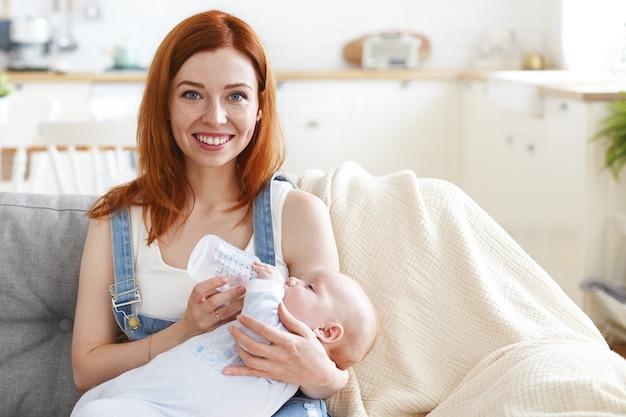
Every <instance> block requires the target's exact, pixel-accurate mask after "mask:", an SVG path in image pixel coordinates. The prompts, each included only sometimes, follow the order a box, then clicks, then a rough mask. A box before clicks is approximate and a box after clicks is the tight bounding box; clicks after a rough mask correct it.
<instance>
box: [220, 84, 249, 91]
mask: <svg viewBox="0 0 626 417" xmlns="http://www.w3.org/2000/svg"><path fill="white" fill-rule="evenodd" d="M242 87H243V88H247V89H249V90H252V86H251V85H250V84H248V83H234V84H228V85H226V86H225V88H226V89H230V88H242Z"/></svg>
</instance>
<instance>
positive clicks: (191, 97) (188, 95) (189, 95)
mask: <svg viewBox="0 0 626 417" xmlns="http://www.w3.org/2000/svg"><path fill="white" fill-rule="evenodd" d="M182 95H183V97H185V98H188V99H189V100H198V99H199V98H200V94H198V93H197V92H195V91H185V92H184V93H183V94H182Z"/></svg>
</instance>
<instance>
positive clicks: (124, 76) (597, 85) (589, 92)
mask: <svg viewBox="0 0 626 417" xmlns="http://www.w3.org/2000/svg"><path fill="white" fill-rule="evenodd" d="M496 73H506V71H497V72H490V71H484V70H462V69H459V70H454V69H427V70H396V71H373V70H370V71H368V70H362V69H359V68H346V69H338V70H319V71H318V70H307V71H305V70H302V71H277V72H276V79H277V81H278V82H285V81H294V80H295V81H299V80H300V81H302V80H438V81H442V80H443V81H445V80H450V81H454V80H464V79H467V80H480V81H487V80H489V79H490V77H491V76H492V75H493V74H496ZM518 73H523V72H518ZM540 73H541V71H528V75H529V76H530V77H529V78H530V79H531V80H532V79H533V78H535V77H533V75H536V74H540ZM8 75H9V79H10V80H11V82H14V83H17V84H20V83H27V82H93V83H126V82H130V83H143V82H144V81H145V78H146V73H145V72H142V71H108V72H101V73H67V74H61V73H53V72H42V71H37V72H26V71H24V72H22V71H18V72H9V73H8ZM529 82H530V83H533V81H529ZM534 83H535V84H536V85H537V87H538V88H539V91H540V93H541V94H542V95H545V96H556V97H563V98H569V99H575V100H583V101H610V100H614V99H616V98H617V97H618V93H619V92H620V91H626V78H619V79H616V80H612V81H609V80H605V79H604V80H598V81H597V82H595V81H593V82H590V81H588V80H586V81H585V82H579V81H573V80H568V81H565V82H555V81H553V80H552V81H545V82H544V81H541V82H540V81H536V82H534Z"/></svg>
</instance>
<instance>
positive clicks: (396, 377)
mask: <svg viewBox="0 0 626 417" xmlns="http://www.w3.org/2000/svg"><path fill="white" fill-rule="evenodd" d="M298 182H299V185H300V187H301V188H302V189H304V190H307V191H309V192H312V193H313V194H316V195H317V196H319V197H320V198H321V199H322V200H323V201H324V202H325V203H326V204H327V205H328V207H329V210H330V214H331V218H332V221H333V227H334V231H335V237H336V239H337V243H338V247H339V255H340V260H341V267H342V270H343V272H345V273H347V274H349V275H351V276H353V277H355V278H356V279H358V280H359V281H360V282H361V284H362V285H363V287H364V288H365V290H366V291H367V293H368V294H369V296H370V297H371V298H372V300H373V302H374V305H375V306H376V308H377V311H378V316H379V321H380V335H379V339H378V342H377V344H376V346H375V348H374V350H373V351H372V352H371V354H370V355H369V356H368V357H367V358H366V359H365V360H364V361H363V362H362V363H360V364H357V365H356V366H354V367H353V369H351V370H350V372H351V375H350V376H351V378H350V382H349V384H348V386H347V387H346V388H345V389H343V390H342V391H341V392H339V393H338V394H337V395H335V396H334V397H332V398H331V399H330V400H329V402H328V404H329V408H330V411H331V412H332V414H333V416H334V417H348V416H349V417H361V416H370V417H379V416H381V417H387V416H388V417H401V416H422V415H426V414H427V413H430V414H429V416H431V417H440V416H450V417H453V416H463V417H470V416H476V417H488V416H494V417H495V416H538V415H542V416H544V415H553V416H574V415H575V416H577V417H580V416H590V417H591V416H594V417H595V416H598V415H603V416H609V415H611V416H612V415H615V416H617V415H620V416H623V415H626V361H624V360H623V359H622V358H621V357H619V356H618V355H617V354H615V353H613V352H611V351H610V350H609V349H608V346H607V345H606V343H605V342H604V340H603V339H602V337H601V335H600V334H599V332H598V331H597V329H596V328H595V326H594V325H593V323H592V322H591V321H590V319H589V318H588V317H587V316H586V315H585V314H584V313H583V312H582V311H581V310H580V309H579V308H578V307H577V306H576V305H575V304H574V303H573V302H572V301H571V300H570V299H569V298H568V297H567V296H566V295H565V293H564V292H563V291H562V290H561V289H560V288H559V286H558V285H557V284H556V283H555V282H554V281H553V280H552V279H551V278H550V277H549V276H548V275H547V274H546V272H544V270H543V269H542V268H541V267H540V266H539V265H537V264H536V263H535V262H534V261H533V260H532V259H531V258H530V257H529V256H528V255H527V254H526V253H525V252H524V251H523V250H522V249H521V248H520V247H519V246H518V245H517V244H516V243H515V242H514V241H513V240H512V239H511V238H510V237H509V235H508V234H507V233H506V232H505V231H504V230H503V229H502V228H501V227H500V226H498V225H497V224H496V223H495V222H494V221H493V220H492V219H491V217H489V216H488V215H487V214H486V213H485V212H484V211H483V210H482V209H481V208H480V207H479V206H478V205H476V204H475V203H474V201H473V200H471V199H470V198H469V197H468V196H467V195H466V194H465V193H463V192H462V191H461V190H460V189H459V188H457V187H456V186H454V185H452V184H450V183H447V182H444V181H441V180H435V179H421V178H416V177H415V175H414V174H413V173H412V172H410V171H400V172H397V173H394V174H391V175H388V176H383V177H373V176H371V175H369V174H368V173H367V172H365V171H364V170H363V169H362V168H361V167H360V166H358V165H356V164H355V163H352V162H347V163H344V164H342V165H341V166H339V167H338V168H337V169H336V170H334V171H333V172H330V173H328V174H324V173H322V172H319V171H308V172H307V173H305V174H304V176H303V177H302V178H300V179H299V181H298ZM603 412H604V413H605V414H602V413H603ZM541 413H545V414H541Z"/></svg>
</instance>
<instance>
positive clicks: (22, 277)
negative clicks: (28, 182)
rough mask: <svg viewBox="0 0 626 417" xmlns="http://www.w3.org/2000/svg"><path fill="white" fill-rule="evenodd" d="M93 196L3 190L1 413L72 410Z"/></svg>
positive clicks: (0, 240) (48, 413) (53, 413)
mask: <svg viewBox="0 0 626 417" xmlns="http://www.w3.org/2000/svg"><path fill="white" fill-rule="evenodd" d="M93 199H94V198H93V197H90V196H51V195H34V194H11V193H2V194H0V335H1V336H0V375H2V385H3V388H2V390H0V392H1V393H0V397H1V400H0V415H2V416H16V417H17V416H23V417H29V416H32V417H44V416H68V415H69V414H70V411H71V410H72V407H73V404H74V402H75V401H76V400H77V399H78V396H79V393H78V391H77V390H76V388H75V387H74V383H73V379H72V369H71V361H70V345H71V341H72V327H73V322H74V308H75V305H76V289H77V282H78V271H79V268H80V259H81V254H82V251H83V243H84V240H85V234H86V233H87V225H88V219H87V218H86V216H85V209H87V208H88V207H89V205H90V203H91V202H92V201H93Z"/></svg>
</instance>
